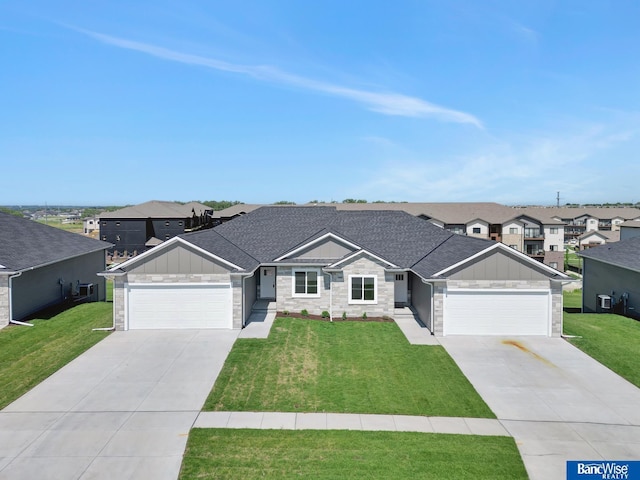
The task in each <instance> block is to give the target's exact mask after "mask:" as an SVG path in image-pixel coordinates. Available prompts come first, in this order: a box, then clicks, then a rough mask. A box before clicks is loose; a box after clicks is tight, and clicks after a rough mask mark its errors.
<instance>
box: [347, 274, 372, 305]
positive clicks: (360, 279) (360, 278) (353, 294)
mask: <svg viewBox="0 0 640 480" xmlns="http://www.w3.org/2000/svg"><path fill="white" fill-rule="evenodd" d="M349 303H378V279H377V277H376V276H375V275H350V276H349Z"/></svg>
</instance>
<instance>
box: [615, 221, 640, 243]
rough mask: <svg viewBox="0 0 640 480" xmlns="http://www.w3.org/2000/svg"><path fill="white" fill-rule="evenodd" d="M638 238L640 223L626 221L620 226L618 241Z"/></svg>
mask: <svg viewBox="0 0 640 480" xmlns="http://www.w3.org/2000/svg"><path fill="white" fill-rule="evenodd" d="M637 236H640V221H638V220H628V221H626V222H624V223H621V224H620V240H626V239H627V238H632V237H637Z"/></svg>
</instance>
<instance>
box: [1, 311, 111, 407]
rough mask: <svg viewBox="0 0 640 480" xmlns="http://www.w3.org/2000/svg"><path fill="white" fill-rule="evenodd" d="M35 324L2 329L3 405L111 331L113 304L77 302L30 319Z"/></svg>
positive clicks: (22, 393) (25, 391)
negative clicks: (104, 329)
mask: <svg viewBox="0 0 640 480" xmlns="http://www.w3.org/2000/svg"><path fill="white" fill-rule="evenodd" d="M29 323H33V324H34V325H35V326H33V327H26V326H16V325H12V326H8V327H5V328H3V329H2V330H0V409H2V408H4V407H6V406H7V405H8V404H10V403H11V402H13V401H14V400H16V399H17V398H19V397H20V396H22V395H24V394H25V393H27V392H28V391H29V390H31V389H32V388H33V387H35V386H36V385H37V384H38V383H40V382H41V381H43V380H44V379H45V378H47V377H48V376H50V375H51V374H53V373H54V372H56V371H57V370H59V369H60V368H62V367H63V366H64V365H66V364H67V363H69V362H70V361H71V360H73V359H74V358H76V357H77V356H78V355H80V354H81V353H82V352H84V351H85V350H87V349H89V348H90V347H92V346H93V345H95V344H96V343H98V342H99V341H100V340H102V339H103V338H105V337H106V336H107V335H108V334H109V332H94V331H92V329H93V328H101V327H110V326H111V324H112V305H111V304H110V303H104V302H103V303H87V304H83V305H78V306H76V307H73V308H72V309H70V310H67V311H65V312H62V313H60V314H58V315H56V316H54V317H52V318H50V319H48V320H37V319H36V320H30V321H29Z"/></svg>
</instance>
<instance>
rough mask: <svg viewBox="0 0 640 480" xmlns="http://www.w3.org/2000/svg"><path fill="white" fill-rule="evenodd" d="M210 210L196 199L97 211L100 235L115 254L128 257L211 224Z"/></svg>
mask: <svg viewBox="0 0 640 480" xmlns="http://www.w3.org/2000/svg"><path fill="white" fill-rule="evenodd" d="M212 213H213V211H212V210H211V209H210V208H209V207H207V206H206V205H203V204H201V203H197V202H190V203H186V204H181V203H176V202H160V201H156V200H154V201H150V202H146V203H142V204H140V205H135V206H132V207H125V208H122V209H120V210H116V211H114V212H105V213H102V214H101V215H100V239H101V240H103V241H105V242H109V243H112V244H113V245H114V246H113V247H112V248H111V249H110V250H109V253H110V254H112V255H113V256H114V257H117V256H121V257H122V256H124V257H131V256H134V255H137V254H139V253H142V252H144V251H145V250H148V249H149V248H153V247H155V246H156V245H159V244H160V243H162V242H164V241H166V240H169V239H170V238H173V237H175V236H176V235H180V234H183V233H185V232H193V231H196V230H200V229H202V228H211V227H212V226H213V221H212V218H211V214H212Z"/></svg>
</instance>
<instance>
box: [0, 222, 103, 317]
mask: <svg viewBox="0 0 640 480" xmlns="http://www.w3.org/2000/svg"><path fill="white" fill-rule="evenodd" d="M110 246H111V245H110V244H108V243H106V242H102V241H100V240H95V239H92V238H88V237H85V236H82V235H79V234H76V233H70V232H66V231H63V230H60V229H58V228H54V227H50V226H47V225H42V224H40V223H38V222H35V221H33V220H27V219H24V218H21V217H16V216H14V215H10V214H7V213H3V212H0V328H2V327H5V326H7V324H8V323H9V321H10V320H18V321H19V320H21V319H24V318H25V317H28V316H29V315H31V314H33V313H35V312H37V311H39V310H42V309H43V308H46V307H49V306H52V305H55V304H57V303H61V302H63V301H64V300H65V299H68V298H71V297H73V296H74V295H76V296H77V295H80V294H81V295H85V296H87V295H88V294H89V293H90V292H92V293H91V294H90V295H89V296H90V297H91V298H93V299H95V300H104V299H105V280H104V278H103V277H100V276H98V275H97V274H98V273H99V272H101V271H103V270H104V269H105V268H106V264H105V251H106V249H107V248H109V247H110Z"/></svg>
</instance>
